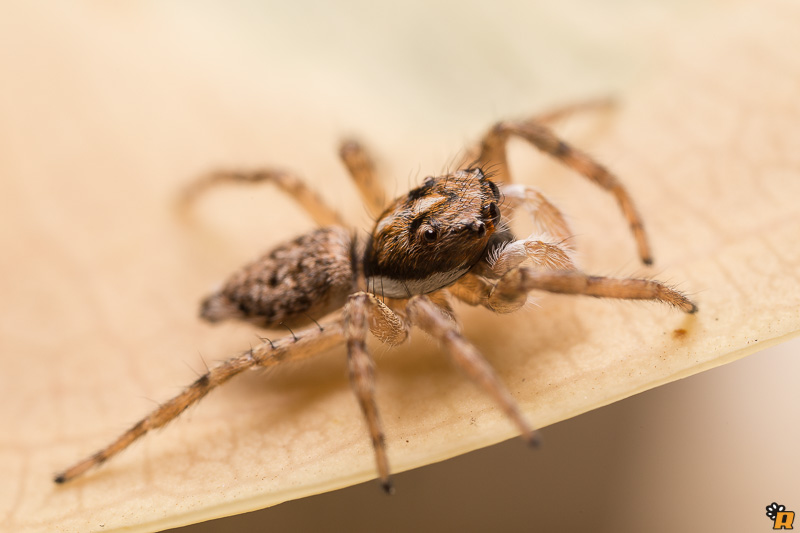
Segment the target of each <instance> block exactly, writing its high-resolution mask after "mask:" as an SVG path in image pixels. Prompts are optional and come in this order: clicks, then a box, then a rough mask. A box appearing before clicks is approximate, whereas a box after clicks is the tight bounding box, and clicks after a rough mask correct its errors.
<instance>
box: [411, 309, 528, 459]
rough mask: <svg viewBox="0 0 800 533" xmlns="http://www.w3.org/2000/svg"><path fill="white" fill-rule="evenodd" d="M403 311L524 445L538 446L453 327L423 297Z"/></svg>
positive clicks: (487, 369) (490, 374) (480, 360)
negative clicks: (516, 431) (486, 396)
mask: <svg viewBox="0 0 800 533" xmlns="http://www.w3.org/2000/svg"><path fill="white" fill-rule="evenodd" d="M406 310H407V312H408V317H409V319H410V320H411V323H412V324H414V325H417V326H419V327H420V328H422V329H423V330H425V331H426V332H427V333H428V334H429V335H431V336H432V337H434V338H435V339H436V340H438V341H439V342H440V343H441V344H442V346H443V347H444V348H445V350H447V352H448V353H449V354H450V356H451V357H452V358H453V360H454V361H455V362H456V364H458V366H460V367H461V368H462V369H463V370H464V371H465V372H466V373H467V375H468V376H469V377H470V378H471V379H472V380H473V381H474V382H475V383H476V384H477V385H479V386H480V387H481V388H483V390H484V391H486V392H488V393H489V394H490V395H491V396H492V397H493V398H494V400H495V401H496V402H497V403H498V404H499V405H500V408H501V409H502V410H503V412H504V413H505V414H506V416H508V417H509V418H510V419H511V421H512V422H513V423H514V424H515V425H516V426H517V428H518V429H519V431H520V432H521V433H522V435H523V437H524V438H525V439H526V440H527V441H528V443H529V444H531V445H538V443H539V435H538V433H537V432H536V431H534V430H533V429H532V428H531V426H530V425H528V423H527V422H526V421H525V419H524V417H523V416H522V413H521V412H520V409H519V406H518V405H517V402H516V401H515V400H514V398H513V397H512V396H511V393H509V392H508V389H507V388H506V387H505V385H503V383H502V382H501V381H500V379H499V378H498V377H497V374H495V372H494V369H492V367H491V366H490V365H489V363H488V362H487V361H486V359H485V358H484V357H483V356H482V355H481V353H480V352H479V351H478V349H477V348H475V346H474V345H473V344H472V343H470V342H469V341H468V340H467V339H465V338H464V336H463V335H461V333H459V331H458V326H457V324H456V323H455V322H453V321H452V320H450V318H449V317H448V316H447V314H446V313H444V312H443V311H442V310H441V309H440V308H439V306H437V305H436V304H434V303H433V302H431V300H430V299H428V298H427V297H426V296H414V297H413V298H411V300H409V302H408V306H407V307H406Z"/></svg>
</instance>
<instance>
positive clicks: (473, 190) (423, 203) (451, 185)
mask: <svg viewBox="0 0 800 533" xmlns="http://www.w3.org/2000/svg"><path fill="white" fill-rule="evenodd" d="M499 203H500V191H499V190H498V189H497V185H495V184H494V182H492V181H491V180H490V179H489V178H488V177H487V176H486V174H484V172H483V171H482V170H481V169H479V168H471V169H468V170H459V171H458V172H455V173H453V174H448V175H446V176H441V177H438V178H427V179H426V180H425V182H424V183H423V184H422V186H420V187H417V188H416V189H413V190H412V191H410V192H409V193H408V194H407V195H406V196H402V197H400V198H398V199H397V200H395V201H394V202H393V203H392V205H390V206H389V208H388V209H387V210H386V211H384V212H383V214H382V215H381V216H380V217H379V218H378V221H377V223H376V224H375V229H374V230H373V231H372V235H371V238H370V241H369V243H368V244H367V249H366V254H365V256H364V275H365V276H366V278H367V286H368V287H369V288H370V290H372V291H373V292H375V293H376V294H381V295H383V296H387V297H389V298H408V297H410V296H413V295H415V294H427V293H429V292H433V291H435V290H438V289H441V288H442V287H446V286H447V285H450V284H451V283H453V282H454V281H456V280H457V279H458V278H460V277H461V276H463V275H464V274H466V272H467V271H468V270H469V269H470V268H471V267H472V266H473V265H474V264H475V263H476V262H478V260H480V259H481V257H482V256H483V254H484V252H485V250H486V247H487V245H488V244H489V239H490V238H491V236H492V235H493V234H494V232H495V231H496V230H497V228H498V225H499V224H500V208H499V207H498V204H499Z"/></svg>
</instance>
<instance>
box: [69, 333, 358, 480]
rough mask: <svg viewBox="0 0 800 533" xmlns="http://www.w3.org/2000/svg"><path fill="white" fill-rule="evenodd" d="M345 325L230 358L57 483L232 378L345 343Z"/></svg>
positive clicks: (116, 450)
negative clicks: (250, 369) (260, 367)
mask: <svg viewBox="0 0 800 533" xmlns="http://www.w3.org/2000/svg"><path fill="white" fill-rule="evenodd" d="M342 340H343V335H342V326H341V324H339V323H332V324H327V325H324V326H320V327H319V328H318V327H316V326H314V327H312V328H307V329H305V330H303V331H299V332H298V333H297V335H292V336H289V337H284V338H282V339H279V340H276V341H274V342H271V341H265V342H263V343H262V344H259V345H258V346H256V347H254V348H251V349H250V350H248V351H246V352H244V353H242V354H240V355H237V356H235V357H231V358H230V359H228V360H226V361H224V362H222V363H220V364H219V365H217V366H215V367H214V368H212V369H210V370H209V371H208V372H206V373H205V374H203V375H202V376H200V377H199V378H197V380H196V381H195V382H194V383H192V384H191V385H189V387H187V388H186V389H185V390H184V391H183V392H181V393H180V394H178V395H177V396H175V397H174V398H172V399H171V400H169V401H167V402H166V403H164V404H162V405H161V406H159V407H158V408H157V409H155V410H154V411H153V412H151V413H150V414H149V415H147V416H146V417H144V418H143V419H141V420H140V421H138V422H137V423H136V424H134V425H133V426H132V427H131V428H130V429H129V430H128V431H126V432H125V433H123V434H122V435H120V436H119V437H118V438H117V439H116V440H115V441H114V442H112V443H111V444H109V445H108V446H106V447H105V448H103V449H101V450H99V451H98V452H96V453H95V454H93V455H91V456H89V457H87V458H86V459H84V460H83V461H80V462H78V463H76V464H74V465H73V466H71V467H69V468H68V469H66V470H65V471H63V472H61V473H60V474H58V475H56V477H55V482H56V483H65V482H67V481H70V480H71V479H74V478H75V477H77V476H79V475H81V474H83V473H84V472H85V471H86V470H88V469H90V468H92V467H93V466H98V465H100V464H102V463H103V462H105V461H106V460H108V459H110V458H111V457H113V456H115V455H117V454H118V453H119V452H121V451H122V450H124V449H125V448H127V447H128V446H130V445H131V444H133V443H134V442H135V441H136V440H138V439H139V438H141V437H143V436H144V435H145V434H146V433H148V432H149V431H151V430H153V429H157V428H160V427H162V426H164V425H166V424H167V423H169V422H170V421H172V420H174V419H175V418H176V417H177V416H178V415H180V414H181V413H182V412H184V411H185V410H186V409H187V408H188V407H189V406H191V405H194V404H195V403H197V402H198V401H200V400H201V399H202V398H204V397H205V396H206V394H208V393H209V392H211V391H212V390H213V389H214V388H216V387H218V386H220V385H222V384H223V383H225V382H226V381H228V380H229V379H231V378H232V377H234V376H236V375H237V374H240V373H241V372H243V371H244V370H247V369H248V368H253V367H255V366H265V367H266V366H273V365H276V364H278V363H280V362H283V361H290V360H297V359H304V358H306V357H310V356H312V355H315V354H317V353H318V352H320V351H322V350H325V349H327V348H329V347H331V346H333V345H335V344H338V343H340V342H342Z"/></svg>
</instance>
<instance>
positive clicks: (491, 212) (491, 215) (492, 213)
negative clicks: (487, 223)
mask: <svg viewBox="0 0 800 533" xmlns="http://www.w3.org/2000/svg"><path fill="white" fill-rule="evenodd" d="M483 214H484V217H486V219H487V220H491V221H492V222H497V219H498V218H500V210H499V209H498V208H497V204H495V203H494V202H492V203H490V204H489V205H487V206H486V207H484V208H483Z"/></svg>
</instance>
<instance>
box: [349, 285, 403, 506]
mask: <svg viewBox="0 0 800 533" xmlns="http://www.w3.org/2000/svg"><path fill="white" fill-rule="evenodd" d="M370 322H372V325H373V331H374V330H375V328H376V327H377V328H379V329H381V330H382V331H383V332H384V334H382V335H378V337H379V338H381V339H382V340H383V338H387V339H388V341H387V342H389V343H390V344H396V343H397V342H402V340H404V339H405V337H406V335H407V328H406V327H405V326H404V325H403V322H402V320H401V319H400V318H399V317H398V316H397V315H395V314H394V313H393V312H392V311H391V310H390V309H389V308H388V307H386V306H385V305H383V303H382V302H381V301H380V300H378V299H377V298H376V297H375V296H374V295H372V294H369V293H366V292H358V293H356V294H353V295H352V296H350V298H349V299H348V302H347V305H346V306H345V308H344V332H345V337H346V339H347V361H348V368H349V371H350V384H351V386H352V387H353V391H354V392H355V394H356V398H357V399H358V404H359V406H360V407H361V411H362V413H364V419H365V420H366V423H367V428H368V429H369V434H370V437H371V438H372V446H373V448H374V450H375V462H376V464H377V468H378V477H379V478H380V481H381V485H382V486H383V488H384V490H385V491H386V492H387V493H389V494H391V493H392V492H393V488H392V483H391V480H390V479H389V459H388V457H387V455H386V438H385V435H384V432H383V426H382V424H381V419H380V415H379V413H378V405H377V403H376V402H375V364H374V362H373V361H372V358H371V357H370V355H369V353H368V352H367V345H366V340H367V329H368V326H369V324H370ZM392 332H393V333H392ZM386 333H388V336H387V335H386Z"/></svg>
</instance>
